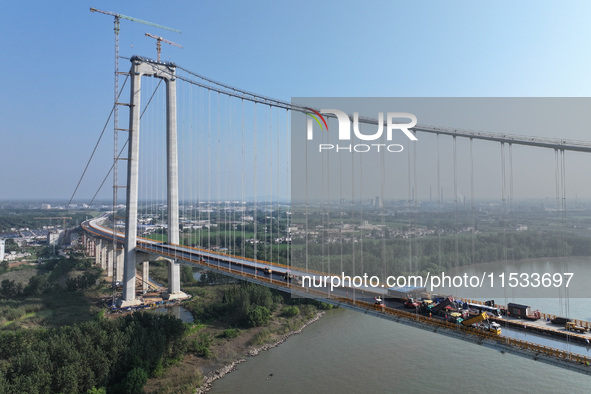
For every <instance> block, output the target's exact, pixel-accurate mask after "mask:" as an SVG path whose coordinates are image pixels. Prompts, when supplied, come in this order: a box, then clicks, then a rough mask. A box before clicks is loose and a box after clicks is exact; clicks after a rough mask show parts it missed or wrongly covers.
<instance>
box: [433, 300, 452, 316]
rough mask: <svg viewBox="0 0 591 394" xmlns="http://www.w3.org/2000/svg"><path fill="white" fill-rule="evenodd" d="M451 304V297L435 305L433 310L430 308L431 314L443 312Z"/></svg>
mask: <svg viewBox="0 0 591 394" xmlns="http://www.w3.org/2000/svg"><path fill="white" fill-rule="evenodd" d="M452 302H454V299H453V298H451V297H447V298H446V299H444V300H443V301H441V302H440V303H439V304H437V305H435V306H434V307H433V308H431V312H432V313H437V312H439V311H441V310H443V309H444V308H445V307H446V306H448V305H451V304H452Z"/></svg>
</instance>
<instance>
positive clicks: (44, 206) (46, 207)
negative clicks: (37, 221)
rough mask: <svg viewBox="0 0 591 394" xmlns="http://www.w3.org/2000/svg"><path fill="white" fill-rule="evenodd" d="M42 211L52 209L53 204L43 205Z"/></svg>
mask: <svg viewBox="0 0 591 394" xmlns="http://www.w3.org/2000/svg"><path fill="white" fill-rule="evenodd" d="M41 209H51V204H41Z"/></svg>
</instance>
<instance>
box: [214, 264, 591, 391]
mask: <svg viewBox="0 0 591 394" xmlns="http://www.w3.org/2000/svg"><path fill="white" fill-rule="evenodd" d="M524 263H525V264H527V265H526V266H527V268H528V269H532V270H542V269H545V267H546V268H547V264H548V263H553V262H552V261H551V260H550V261H548V259H546V260H544V259H540V260H537V261H534V260H528V261H526V262H524ZM492 264H497V263H492ZM514 264H518V263H514ZM524 267H525V266H524ZM473 268H475V269H474V272H479V267H473ZM490 268H491V265H483V266H482V267H480V272H482V271H484V270H489V271H490ZM588 269H589V258H572V259H569V271H572V272H575V274H576V275H579V274H580V275H581V276H582V275H584V274H585V273H586V272H587V270H588ZM587 277H589V276H587ZM499 301H503V300H499ZM499 301H497V302H499ZM512 301H513V300H512V299H509V302H512ZM515 301H518V302H521V301H524V300H515ZM526 301H527V302H528V304H530V305H531V306H532V307H534V308H535V309H540V311H542V312H547V313H555V314H561V313H560V312H564V311H565V308H566V307H565V306H564V305H562V306H561V305H560V304H565V303H567V304H568V310H569V312H570V313H568V314H569V316H570V317H573V318H577V319H586V320H591V301H590V300H589V299H583V298H573V299H570V300H568V301H565V300H564V299H558V298H554V299H552V298H544V299H526ZM562 314H564V313H562ZM270 374H273V376H271V377H269V375H270ZM590 385H591V377H588V376H585V375H583V374H580V373H577V372H573V371H570V370H566V369H563V368H559V367H554V366H550V365H547V364H544V363H541V362H537V361H533V360H531V359H528V358H525V357H520V356H516V355H512V354H503V353H501V352H500V351H498V350H494V349H489V348H486V347H482V346H479V345H476V344H472V343H469V342H464V341H461V340H459V339H454V338H450V337H447V336H444V335H440V334H436V333H432V332H429V331H425V330H420V329H416V328H413V327H409V326H405V325H402V324H397V323H395V322H391V321H387V320H383V319H379V318H376V317H372V316H367V315H364V314H362V313H359V312H353V311H350V310H346V309H338V310H333V311H329V312H328V313H327V314H326V315H325V317H323V318H322V319H320V320H319V321H317V322H315V323H313V324H311V325H310V326H308V327H307V328H306V329H304V330H303V332H302V333H301V334H300V335H295V336H293V337H291V338H290V339H289V340H288V341H287V342H285V343H284V344H282V345H280V346H278V347H276V348H274V349H271V350H269V351H266V352H262V353H260V354H259V355H258V356H256V357H252V358H249V359H248V360H247V361H246V362H244V363H242V364H240V365H239V366H238V367H237V370H236V371H234V372H232V373H230V374H228V375H226V376H225V377H224V378H223V379H220V380H218V381H216V382H215V383H214V384H213V388H212V390H211V392H212V393H237V392H240V393H277V392H292V393H293V392H324V393H358V392H371V393H393V392H405V393H406V392H420V393H425V392H427V393H431V392H433V393H435V392H451V391H454V392H457V391H459V392H464V393H472V392H474V393H476V392H498V393H501V392H507V391H511V392H523V393H526V392H527V393H531V392H537V393H554V392H561V391H568V392H572V393H587V392H589V391H590V389H589V387H590Z"/></svg>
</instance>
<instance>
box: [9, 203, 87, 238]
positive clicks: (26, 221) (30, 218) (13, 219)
mask: <svg viewBox="0 0 591 394" xmlns="http://www.w3.org/2000/svg"><path fill="white" fill-rule="evenodd" d="M96 214H97V212H88V211H81V212H75V211H67V212H64V211H63V210H60V209H50V210H47V209H19V208H14V209H3V210H2V211H1V214H0V233H6V232H10V231H11V229H12V228H17V229H19V228H31V229H37V228H41V227H42V226H44V225H48V224H52V225H57V226H59V227H60V228H61V226H62V223H63V222H62V219H57V217H59V216H70V217H71V218H72V219H66V226H67V227H75V226H77V225H79V224H80V223H81V222H83V221H84V220H86V217H91V216H95V215H96ZM37 217H56V219H35V218H37Z"/></svg>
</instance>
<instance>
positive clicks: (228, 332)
mask: <svg viewBox="0 0 591 394" xmlns="http://www.w3.org/2000/svg"><path fill="white" fill-rule="evenodd" d="M239 334H240V330H239V329H237V328H226V329H225V330H224V331H222V333H221V334H220V338H228V339H231V338H236V337H237V336H238V335H239Z"/></svg>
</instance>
